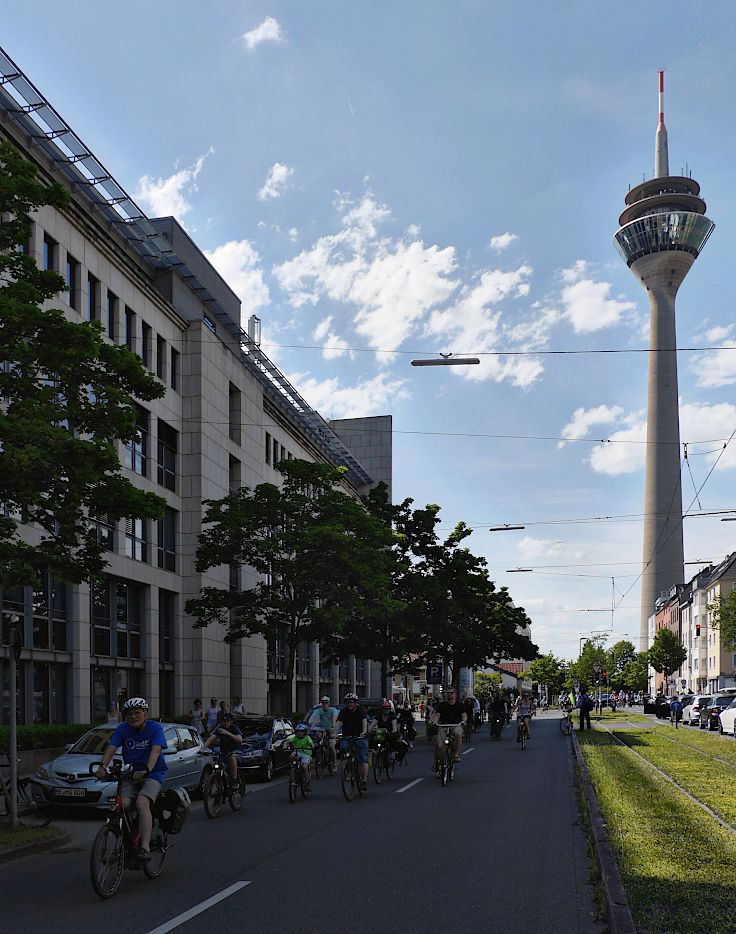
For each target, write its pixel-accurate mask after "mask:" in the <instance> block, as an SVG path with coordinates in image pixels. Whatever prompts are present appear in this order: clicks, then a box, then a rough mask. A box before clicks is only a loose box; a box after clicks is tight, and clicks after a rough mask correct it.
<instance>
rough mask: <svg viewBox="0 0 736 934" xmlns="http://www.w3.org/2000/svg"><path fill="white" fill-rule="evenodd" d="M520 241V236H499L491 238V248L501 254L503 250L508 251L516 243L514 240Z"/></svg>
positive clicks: (507, 234) (505, 234)
mask: <svg viewBox="0 0 736 934" xmlns="http://www.w3.org/2000/svg"><path fill="white" fill-rule="evenodd" d="M518 239H519V235H518V234H515V233H504V234H499V235H498V236H497V237H491V242H490V244H489V246H490V247H491V249H492V250H495V251H496V252H497V253H500V252H501V251H502V250H505V249H507V247H509V246H510V245H511V244H512V243H513V242H514V240H518Z"/></svg>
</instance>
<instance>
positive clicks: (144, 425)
mask: <svg viewBox="0 0 736 934" xmlns="http://www.w3.org/2000/svg"><path fill="white" fill-rule="evenodd" d="M136 409H137V410H138V418H137V419H136V424H137V426H138V434H137V435H136V436H135V438H133V439H132V440H131V441H127V442H126V445H125V466H126V467H129V468H130V469H131V470H132V471H133V472H134V473H137V474H140V475H141V476H142V477H146V476H148V473H147V463H146V462H147V458H148V412H146V410H145V409H142V408H140V407H139V406H136Z"/></svg>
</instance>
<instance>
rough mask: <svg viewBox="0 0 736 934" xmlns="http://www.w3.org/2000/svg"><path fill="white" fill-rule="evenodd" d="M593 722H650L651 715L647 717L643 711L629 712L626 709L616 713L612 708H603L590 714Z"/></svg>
mask: <svg viewBox="0 0 736 934" xmlns="http://www.w3.org/2000/svg"><path fill="white" fill-rule="evenodd" d="M590 720H591V723H606V724H608V723H615V722H616V721H617V720H618V721H625V722H628V723H649V722H650V721H649V717H645V716H644V714H641V713H627V712H626V711H625V710H617V711H616V713H614V712H613V711H612V710H601V712H600V713H591V715H590Z"/></svg>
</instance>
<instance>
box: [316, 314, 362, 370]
mask: <svg viewBox="0 0 736 934" xmlns="http://www.w3.org/2000/svg"><path fill="white" fill-rule="evenodd" d="M332 318H333V316H332V315H329V317H327V318H323V320H322V321H320V323H319V324H318V325H317V327H316V328H315V329H314V332H313V334H312V337H313V338H314V339H315V340H316V341H324V346H323V348H322V356H323V357H324V358H325V360H332V359H334V358H335V357H342V356H343V355H344V354H346V353H348V352H349V350H350V345H349V344H348V342H347V341H346V340H343V339H342V338H341V337H338V336H337V334H335V333H334V332H333V331H331V330H330V328H331V326H332ZM350 356H351V357H352V356H353V354H350Z"/></svg>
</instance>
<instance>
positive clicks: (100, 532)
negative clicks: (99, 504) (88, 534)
mask: <svg viewBox="0 0 736 934" xmlns="http://www.w3.org/2000/svg"><path fill="white" fill-rule="evenodd" d="M89 525H90V528H92V529H94V530H95V537H96V539H97V544H98V545H102V547H103V548H104V549H105V551H115V523H114V522H111V521H110V519H108V517H107V516H105V515H99V516H90V518H89Z"/></svg>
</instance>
